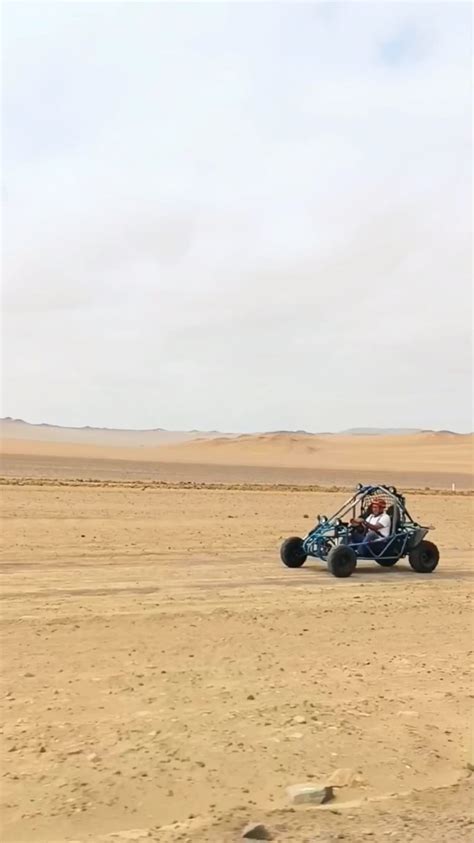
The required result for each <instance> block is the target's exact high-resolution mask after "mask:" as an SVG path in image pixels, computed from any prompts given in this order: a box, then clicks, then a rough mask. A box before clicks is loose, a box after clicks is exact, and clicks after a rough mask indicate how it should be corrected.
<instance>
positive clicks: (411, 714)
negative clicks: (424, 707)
mask: <svg viewBox="0 0 474 843" xmlns="http://www.w3.org/2000/svg"><path fill="white" fill-rule="evenodd" d="M419 716H420V713H419V712H418V711H409V710H408V709H404V710H403V711H397V717H419Z"/></svg>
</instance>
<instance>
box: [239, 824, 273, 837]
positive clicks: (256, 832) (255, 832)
mask: <svg viewBox="0 0 474 843" xmlns="http://www.w3.org/2000/svg"><path fill="white" fill-rule="evenodd" d="M242 837H244V838H246V839H247V840H273V835H272V833H271V832H270V831H269V830H268V828H267V827H266V826H265V825H263V823H249V825H246V826H245V828H244V830H243V832H242Z"/></svg>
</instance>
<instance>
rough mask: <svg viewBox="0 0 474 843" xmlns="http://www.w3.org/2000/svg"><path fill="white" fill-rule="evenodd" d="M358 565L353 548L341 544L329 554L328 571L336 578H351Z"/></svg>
mask: <svg viewBox="0 0 474 843" xmlns="http://www.w3.org/2000/svg"><path fill="white" fill-rule="evenodd" d="M356 565H357V556H356V554H355V551H354V550H352V547H347V546H346V545H343V544H339V545H338V546H337V547H333V548H332V550H330V551H329V554H328V569H329V571H330V572H331V574H332V575H333V576H334V577H350V575H351V574H353V573H354V571H355V567H356Z"/></svg>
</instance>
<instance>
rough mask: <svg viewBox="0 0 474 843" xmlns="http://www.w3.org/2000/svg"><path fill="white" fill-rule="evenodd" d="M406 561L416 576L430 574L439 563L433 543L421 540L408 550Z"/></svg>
mask: <svg viewBox="0 0 474 843" xmlns="http://www.w3.org/2000/svg"><path fill="white" fill-rule="evenodd" d="M408 561H409V562H410V565H411V567H412V568H413V570H414V571H416V572H417V574H431V573H432V572H433V571H434V569H435V568H436V566H437V564H438V562H439V550H438V548H437V547H436V545H435V544H434V543H433V542H429V541H426V540H423V541H421V542H420V544H417V546H416V547H414V548H413V549H412V550H410V553H409V554H408Z"/></svg>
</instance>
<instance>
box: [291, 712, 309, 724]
mask: <svg viewBox="0 0 474 843" xmlns="http://www.w3.org/2000/svg"><path fill="white" fill-rule="evenodd" d="M293 723H299V725H300V726H302V725H303V723H306V717H303V715H302V714H296V715H295V716H294V717H293Z"/></svg>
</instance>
